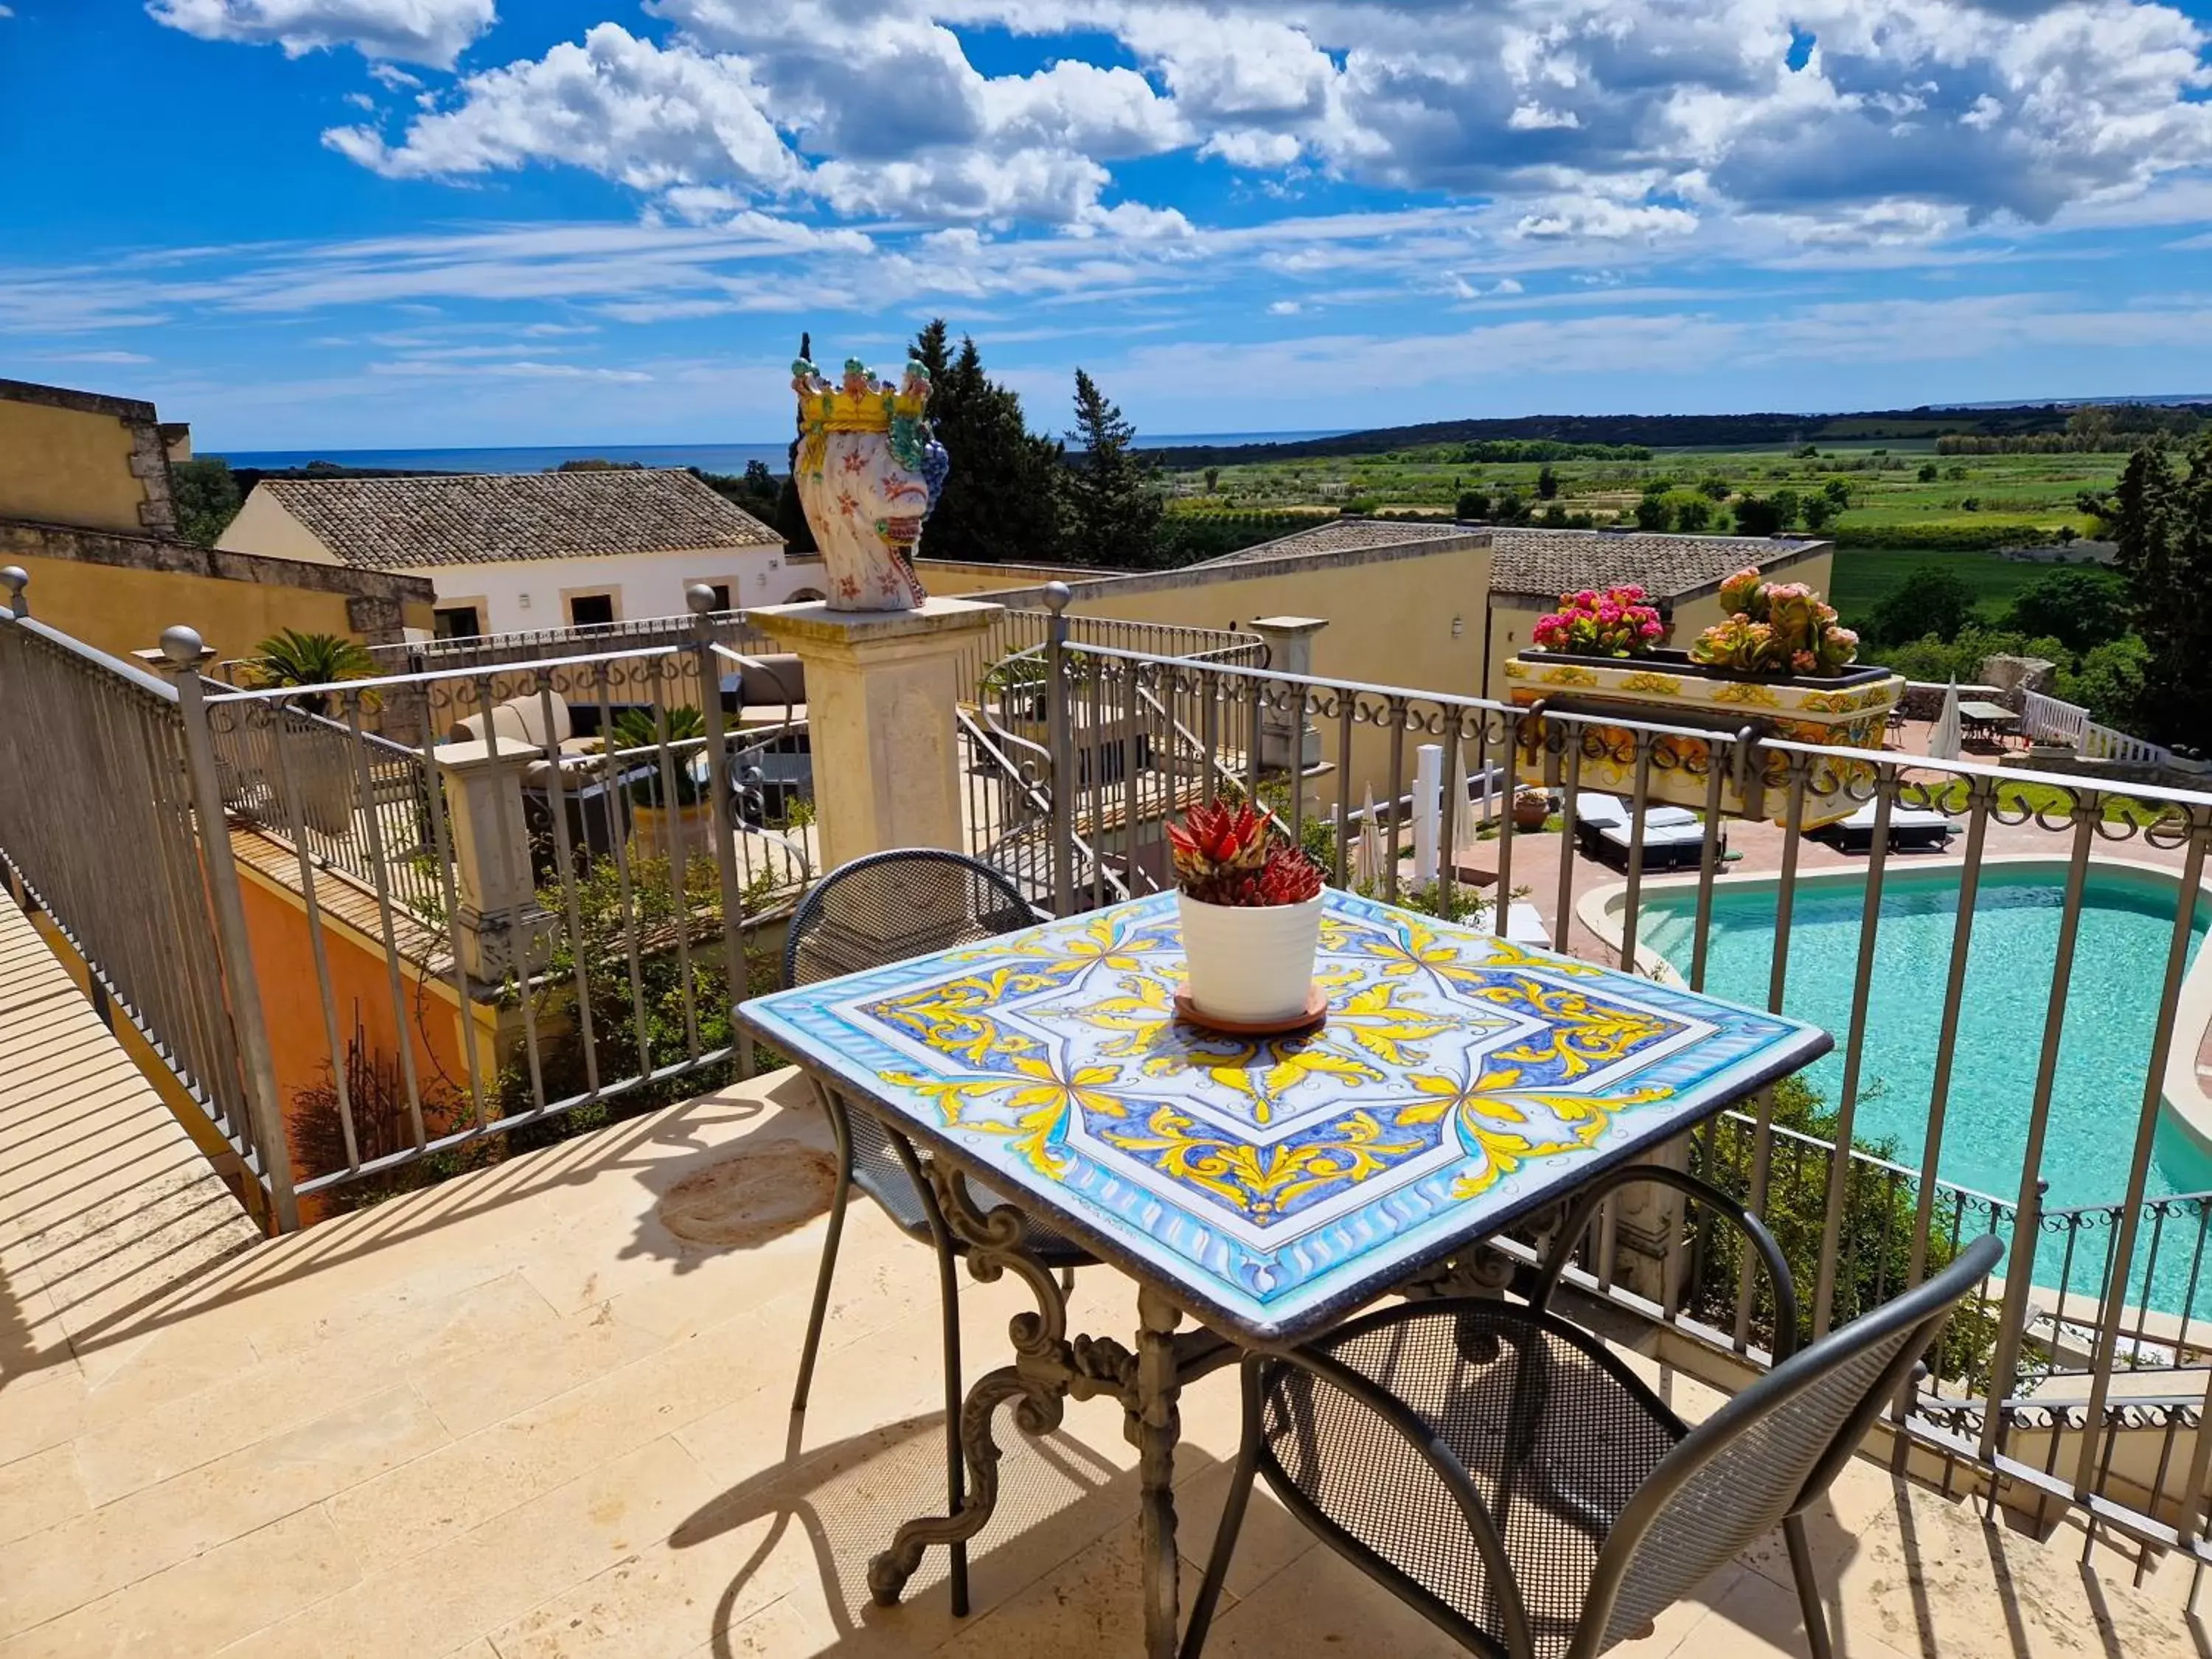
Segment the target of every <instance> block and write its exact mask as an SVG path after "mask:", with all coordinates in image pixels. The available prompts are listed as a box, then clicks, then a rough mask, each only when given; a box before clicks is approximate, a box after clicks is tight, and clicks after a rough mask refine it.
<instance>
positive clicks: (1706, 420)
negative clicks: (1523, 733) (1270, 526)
mask: <svg viewBox="0 0 2212 1659" xmlns="http://www.w3.org/2000/svg"><path fill="white" fill-rule="evenodd" d="M2090 402H2094V403H2096V404H2100V405H2104V406H2110V404H2109V403H2108V400H2106V399H2101V398H2100V399H2082V400H2081V401H2079V402H2075V403H2065V404H2055V403H2054V404H2001V405H1990V404H1984V405H1981V406H1978V407H1966V406H1959V405H1949V406H1944V407H1941V408H1931V407H1928V406H1926V405H1923V406H1922V407H1920V408H1918V409H1888V410H1864V411H1862V412H1859V413H1856V414H1833V415H1802V414H1800V415H1789V414H1751V415H1521V416H1511V417H1510V418H1506V419H1502V420H1481V421H1426V422H1422V423H1421V424H1420V425H1419V426H1385V427H1375V428H1370V429H1369V430H1366V431H1364V432H1345V433H1340V434H1338V435H1336V436H1334V437H1329V438H1306V439H1302V440H1298V441H1294V442H1285V443H1248V444H1224V445H1216V446H1202V445H1194V444H1180V445H1177V446H1176V447H1174V448H1172V449H1159V450H1155V451H1154V452H1152V453H1153V455H1154V457H1155V459H1158V461H1159V462H1160V463H1161V464H1163V465H1168V466H1171V467H1174V468H1176V470H1177V471H1182V470H1185V469H1188V468H1193V467H1206V466H1239V465H1251V464H1254V463H1257V462H1262V461H1294V460H1303V459H1308V458H1312V459H1322V458H1324V457H1328V456H1334V455H1374V454H1379V453H1383V452H1384V451H1388V450H1413V449H1430V448H1434V447H1437V446H1440V445H1450V444H1479V443H1486V442H1494V441H1500V440H1513V439H1519V440H1551V441H1556V442H1560V443H1573V444H1623V445H1628V444H1633V445H1643V446H1644V447H1649V448H1652V449H1691V448H1711V449H1717V448H1737V449H1753V448H1764V447H1767V446H1770V445H1777V444H1805V443H1857V442H1865V441H1870V440H1879V439H1882V438H1936V437H1942V436H1946V435H1959V436H1972V437H1986V438H2002V437H2014V436H2024V435H2029V434H2033V433H2046V432H2048V433H2062V432H2063V431H2065V430H2066V423H2067V421H2068V419H2069V417H2070V416H2072V414H2073V412H2074V411H2075V410H2076V409H2078V408H2080V407H2081V406H2082V404H2084V403H2090ZM2183 411H2187V412H2193V413H2195V414H2197V415H2198V416H2202V417H2204V418H2206V419H2212V401H2208V402H2204V403H2196V404H2166V405H2165V406H2164V407H2163V409H2162V410H2161V412H2162V413H2164V414H2167V415H2169V416H2170V415H2172V414H2174V413H2178V412H2183ZM1139 447H1142V441H1141V440H1139Z"/></svg>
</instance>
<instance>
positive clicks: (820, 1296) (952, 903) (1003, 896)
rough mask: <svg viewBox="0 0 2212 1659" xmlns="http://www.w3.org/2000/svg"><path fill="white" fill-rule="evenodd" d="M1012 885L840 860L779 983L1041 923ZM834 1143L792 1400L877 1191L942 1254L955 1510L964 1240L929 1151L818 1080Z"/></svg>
mask: <svg viewBox="0 0 2212 1659" xmlns="http://www.w3.org/2000/svg"><path fill="white" fill-rule="evenodd" d="M1038 919H1039V918H1038V915H1037V913H1036V911H1035V910H1034V909H1033V908H1030V903H1029V902H1028V901H1027V900H1026V899H1024V897H1023V896H1021V894H1020V893H1019V892H1018V891H1017V890H1015V888H1014V887H1013V885H1012V884H1011V883H1010V882H1008V881H1007V880H1006V878H1005V877H1004V876H1002V875H1000V873H999V872H997V871H995V870H994V869H992V868H991V867H990V866H988V865H987V864H981V863H978V862H977V861H976V860H974V859H970V858H966V857H963V856H962V855H961V854H957V853H946V852H938V851H934V850H932V849H928V848H913V849H902V850H898V851H893V852H889V853H875V854H870V855H869V856H867V857H866V858H860V859H854V860H853V861H852V862H851V863H849V864H845V865H841V866H838V868H836V870H833V871H831V872H829V875H827V876H825V877H824V878H823V879H822V881H821V882H820V883H819V884H817V886H816V887H815V888H814V890H813V891H811V893H809V894H808V895H807V896H806V897H805V900H804V901H803V902H801V903H800V905H799V908H798V910H797V911H796V912H795V913H794V914H793V916H792V919H791V926H790V927H789V929H788V930H787V933H786V936H785V944H784V953H783V982H784V983H785V984H786V985H787V986H791V985H811V984H813V983H814V982H815V981H818V980H824V979H832V978H835V977H836V976H837V975H841V974H852V973H859V972H860V971H862V970H863V969H869V968H878V967H881V966H883V965H884V963H890V962H900V961H904V960H905V959H906V958H908V957H917V956H923V955H927V953H928V952H930V951H944V950H950V949H951V947H952V946H954V945H963V944H967V943H969V942H971V941H973V940H975V939H987V938H989V937H990V936H992V935H993V934H994V933H1012V932H1014V931H1015V930H1016V929H1018V928H1022V927H1029V926H1030V925H1031V924H1033V923H1034V922H1036V921H1037V920H1038ZM816 1093H817V1096H818V1097H819V1098H820V1099H821V1102H822V1107H823V1111H824V1112H825V1113H826V1114H828V1115H829V1128H830V1133H832V1134H833V1135H834V1136H835V1137H836V1146H837V1170H838V1177H839V1178H838V1182H837V1187H836V1194H834V1196H833V1197H832V1198H831V1200H830V1203H829V1231H828V1235H827V1237H825V1238H824V1239H823V1244H822V1265H821V1267H820V1268H819V1270H818V1271H817V1273H816V1276H815V1282H814V1305H813V1308H812V1310H811V1312H810V1313H809V1315H808V1316H807V1322H806V1344H805V1351H804V1352H803V1353H802V1354H801V1355H800V1357H799V1384H798V1387H797V1389H795V1390H794V1391H793V1395H792V1399H791V1409H792V1410H793V1411H794V1412H804V1411H805V1409H806V1395H807V1390H808V1389H809V1388H810V1387H811V1385H812V1383H813V1380H814V1360H815V1356H816V1353H817V1352H818V1350H819V1349H820V1347H821V1346H822V1327H823V1321H824V1319H825V1317H826V1316H827V1315H828V1313H829V1285H830V1281H831V1280H832V1279H833V1278H834V1277H835V1276H836V1270H837V1247H838V1245H839V1243H840V1242H841V1241H842V1238H843V1237H844V1231H845V1206H846V1204H847V1201H848V1199H849V1198H850V1196H851V1194H852V1193H853V1191H854V1189H855V1188H857V1189H859V1190H860V1192H863V1193H865V1194H867V1195H868V1197H870V1198H872V1199H873V1200H875V1201H876V1203H877V1205H878V1206H879V1207H880V1208H881V1209H882V1210H883V1212H884V1214H886V1215H888V1216H889V1217H890V1218H891V1220H892V1222H893V1223H895V1224H896V1225H897V1227H898V1228H899V1230H900V1231H902V1232H903V1233H905V1234H906V1235H907V1236H908V1237H910V1238H913V1239H916V1240H919V1241H920V1242H921V1243H927V1244H929V1245H932V1246H933V1247H934V1248H935V1249H936V1251H937V1257H938V1263H937V1265H938V1291H939V1303H940V1304H941V1311H942V1316H943V1319H944V1329H945V1480H946V1484H947V1486H948V1487H949V1489H950V1493H951V1508H950V1509H949V1510H947V1513H948V1514H950V1513H957V1510H959V1507H960V1502H961V1496H962V1486H963V1474H964V1469H963V1463H962V1461H961V1453H960V1405H961V1396H962V1394H963V1385H962V1379H961V1364H960V1307H959V1301H958V1279H957V1273H956V1262H957V1259H958V1258H959V1257H961V1256H963V1255H966V1254H967V1247H966V1246H965V1245H964V1244H963V1243H961V1242H960V1240H958V1239H957V1238H956V1237H954V1236H953V1234H952V1231H951V1229H950V1228H949V1227H947V1226H946V1225H945V1218H944V1216H943V1215H942V1214H941V1213H940V1212H939V1206H938V1203H937V1199H936V1195H935V1194H934V1193H933V1191H932V1190H931V1188H930V1186H929V1182H928V1179H927V1169H928V1159H927V1154H925V1153H922V1152H919V1151H917V1150H916V1149H915V1147H914V1146H913V1145H912V1144H911V1143H909V1142H908V1140H907V1139H906V1138H905V1137H904V1136H902V1135H900V1134H898V1133H895V1132H894V1131H892V1130H890V1129H889V1128H887V1127H884V1122H883V1121H882V1120H881V1119H880V1118H878V1116H877V1115H875V1114H874V1113H873V1112H870V1111H866V1110H865V1109H861V1110H855V1109H853V1108H852V1107H850V1106H848V1104H847V1103H846V1102H845V1101H844V1099H843V1098H842V1097H841V1096H840V1095H839V1094H838V1093H837V1091H836V1090H834V1089H829V1088H823V1087H822V1086H820V1085H817V1088H816ZM969 1193H970V1195H971V1196H972V1197H973V1198H974V1200H975V1203H976V1204H977V1205H978V1206H980V1207H981V1208H982V1209H984V1210H986V1211H988V1210H990V1209H991V1208H993V1207H994V1206H998V1205H1002V1204H1004V1203H1005V1202H1006V1200H1005V1199H1003V1198H1001V1197H1000V1195H999V1194H996V1193H994V1192H993V1191H991V1190H990V1189H989V1188H987V1187H984V1186H982V1185H981V1184H980V1183H975V1182H970V1183H969ZM1024 1237H1025V1240H1026V1243H1027V1244H1028V1246H1029V1248H1030V1249H1031V1250H1032V1251H1033V1252H1035V1253H1036V1255H1038V1256H1039V1257H1040V1258H1041V1259H1042V1261H1044V1262H1045V1263H1046V1265H1048V1267H1058V1268H1060V1270H1061V1272H1062V1273H1063V1274H1066V1273H1068V1272H1069V1271H1071V1270H1072V1269H1073V1268H1075V1267H1081V1266H1084V1265H1085V1264H1087V1263H1088V1262H1090V1261H1091V1260H1092V1258H1091V1255H1089V1254H1088V1253H1087V1252H1085V1250H1083V1249H1081V1248H1080V1247H1079V1246H1078V1245H1076V1244H1074V1243H1071V1242H1069V1241H1068V1240H1067V1239H1066V1238H1064V1237H1061V1236H1060V1234H1058V1233H1055V1232H1054V1231H1050V1230H1049V1229H1048V1228H1046V1227H1043V1226H1042V1225H1039V1224H1037V1223H1036V1222H1034V1221H1032V1222H1030V1223H1028V1224H1027V1229H1026V1231H1025V1234H1024ZM951 1583H952V1610H953V1612H954V1613H957V1614H965V1613H967V1611H968V1564H967V1547H966V1546H965V1545H962V1544H956V1545H954V1546H953V1547H952V1574H951Z"/></svg>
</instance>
